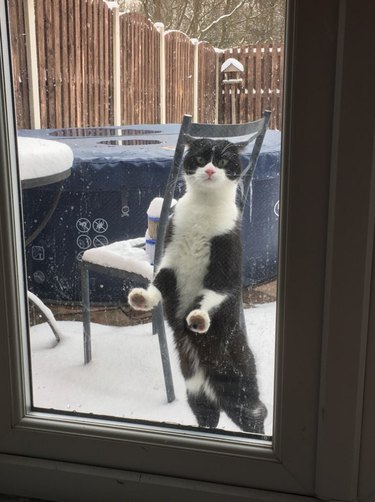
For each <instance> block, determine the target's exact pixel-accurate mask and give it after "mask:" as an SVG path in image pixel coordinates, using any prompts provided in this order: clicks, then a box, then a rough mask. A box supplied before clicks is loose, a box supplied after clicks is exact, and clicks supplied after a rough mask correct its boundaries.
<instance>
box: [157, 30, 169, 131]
mask: <svg viewBox="0 0 375 502" xmlns="http://www.w3.org/2000/svg"><path fill="white" fill-rule="evenodd" d="M155 28H156V29H157V30H158V32H159V33H160V82H159V85H160V123H161V124H165V123H166V120H167V113H166V102H167V97H166V96H167V93H166V67H165V59H166V57H165V33H164V24H163V23H155Z"/></svg>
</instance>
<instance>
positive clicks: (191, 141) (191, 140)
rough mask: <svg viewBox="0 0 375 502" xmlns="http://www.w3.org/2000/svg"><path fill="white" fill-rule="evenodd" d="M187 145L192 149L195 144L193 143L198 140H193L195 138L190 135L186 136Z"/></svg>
mask: <svg viewBox="0 0 375 502" xmlns="http://www.w3.org/2000/svg"><path fill="white" fill-rule="evenodd" d="M184 136H185V144H186V146H187V148H190V147H191V146H192V144H193V142H194V141H195V140H196V138H193V136H190V134H185V135H184Z"/></svg>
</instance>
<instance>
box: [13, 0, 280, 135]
mask: <svg viewBox="0 0 375 502" xmlns="http://www.w3.org/2000/svg"><path fill="white" fill-rule="evenodd" d="M9 13H10V30H11V44H12V61H13V81H14V90H15V98H16V113H17V123H18V127H19V128H39V127H41V128H60V127H89V126H99V125H122V124H142V123H143V124H146V123H148V124H155V123H164V122H170V123H175V122H180V120H181V117H182V115H183V114H184V113H190V114H192V115H193V119H194V120H197V121H201V122H218V123H230V122H231V121H233V118H234V117H235V120H236V122H245V121H248V120H254V119H256V118H259V117H260V115H261V113H262V111H263V110H264V109H270V110H271V111H272V121H271V127H272V128H278V129H280V127H281V99H282V77H283V47H282V46H280V45H279V46H276V45H257V46H249V47H240V48H236V49H229V50H226V51H220V50H217V49H215V48H214V47H212V46H211V45H210V44H208V43H207V42H199V43H198V41H195V40H191V39H189V38H188V37H187V36H186V35H185V34H183V33H181V32H179V31H167V32H164V27H163V25H162V24H161V23H157V24H156V25H154V24H152V23H151V22H150V21H148V20H147V19H146V18H145V17H144V16H142V15H141V14H124V15H120V14H119V12H118V9H112V10H111V9H110V8H109V7H108V6H107V4H106V3H105V2H103V0H9ZM229 57H232V58H233V57H235V58H236V59H238V60H239V61H240V62H241V63H242V64H243V66H244V73H243V74H242V75H241V77H242V82H241V83H239V84H235V85H234V84H233V85H232V84H231V85H226V84H223V78H224V77H223V75H222V74H221V71H220V69H221V65H222V63H223V62H224V61H225V60H226V59H227V58H229ZM233 96H234V99H233Z"/></svg>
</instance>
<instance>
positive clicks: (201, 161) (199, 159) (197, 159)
mask: <svg viewBox="0 0 375 502" xmlns="http://www.w3.org/2000/svg"><path fill="white" fill-rule="evenodd" d="M195 160H196V161H197V164H198V165H199V166H204V165H205V163H206V161H205V159H204V158H203V157H200V156H198V157H195Z"/></svg>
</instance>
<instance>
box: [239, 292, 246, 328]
mask: <svg viewBox="0 0 375 502" xmlns="http://www.w3.org/2000/svg"><path fill="white" fill-rule="evenodd" d="M241 300H242V298H241ZM240 326H241V328H242V329H243V330H244V332H245V333H246V332H247V331H246V321H245V312H244V309H243V304H242V303H241V310H240Z"/></svg>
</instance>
